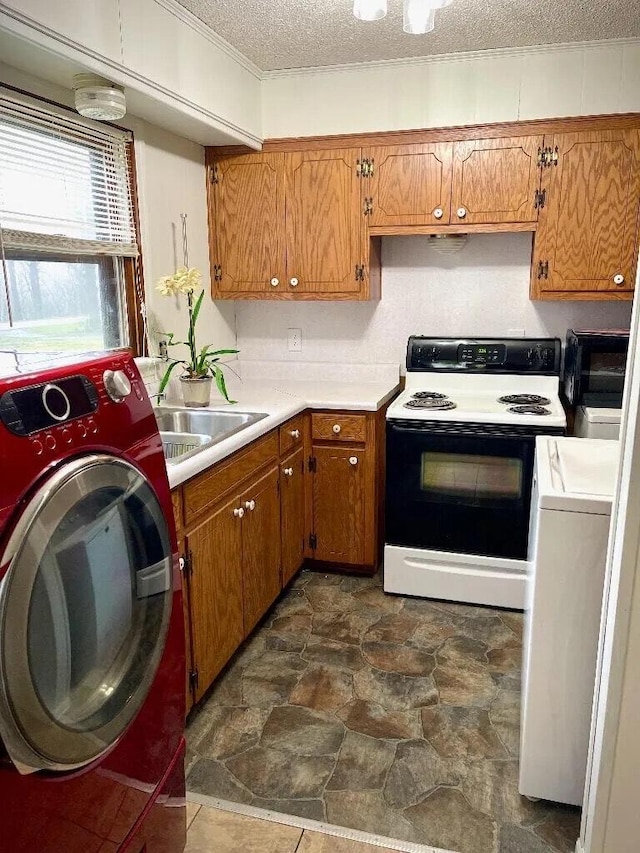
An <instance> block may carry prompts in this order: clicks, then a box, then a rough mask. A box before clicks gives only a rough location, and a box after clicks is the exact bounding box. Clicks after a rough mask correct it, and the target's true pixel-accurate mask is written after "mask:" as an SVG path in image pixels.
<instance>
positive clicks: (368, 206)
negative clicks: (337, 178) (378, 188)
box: [362, 196, 373, 216]
mask: <svg viewBox="0 0 640 853" xmlns="http://www.w3.org/2000/svg"><path fill="white" fill-rule="evenodd" d="M362 213H363V215H364V216H371V214H372V213H373V197H372V196H369V197H368V198H365V200H364V203H363V206H362Z"/></svg>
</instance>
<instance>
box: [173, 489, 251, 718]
mask: <svg viewBox="0 0 640 853" xmlns="http://www.w3.org/2000/svg"><path fill="white" fill-rule="evenodd" d="M239 506H240V497H239V496H236V497H233V498H232V499H231V500H229V501H224V502H223V503H222V505H221V506H219V507H218V508H217V509H215V510H214V511H213V512H212V513H211V515H210V516H208V517H207V519H206V520H205V521H203V522H202V524H200V525H198V526H197V527H195V528H194V529H193V530H192V531H191V533H189V534H188V535H187V537H186V547H187V553H188V555H189V563H188V564H189V587H190V616H191V620H190V621H191V637H192V644H193V663H192V666H193V669H192V672H194V673H197V678H196V677H195V676H194V677H193V686H194V698H195V701H196V702H197V701H198V700H199V699H200V698H201V696H202V695H203V693H204V692H205V691H206V690H207V688H208V687H209V685H210V684H211V682H212V681H213V679H214V678H215V677H216V675H217V674H218V673H219V672H220V670H221V669H222V667H223V666H224V665H225V664H226V662H227V661H228V660H229V658H230V657H231V655H232V654H233V653H234V651H235V650H236V649H237V648H238V646H239V645H240V643H241V642H242V640H243V639H244V618H243V599H242V573H243V560H242V557H243V554H242V524H241V522H242V519H241V518H239V517H238V515H237V512H234V511H237V509H238V507H239Z"/></svg>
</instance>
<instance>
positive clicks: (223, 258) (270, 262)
mask: <svg viewBox="0 0 640 853" xmlns="http://www.w3.org/2000/svg"><path fill="white" fill-rule="evenodd" d="M282 170H283V155H282V154H247V155H243V156H241V157H222V158H220V159H219V160H216V162H215V164H214V166H212V167H211V170H210V174H211V181H212V184H211V186H212V192H211V193H210V207H209V211H210V214H209V232H210V235H211V271H212V279H213V284H214V293H215V295H216V296H217V297H218V298H224V297H235V296H236V294H238V293H255V294H259V293H265V292H268V291H269V290H270V289H271V288H272V282H276V281H277V282H278V283H279V284H280V283H281V284H282V285H284V278H285V275H286V261H285V247H284V232H283V228H282V227H280V226H279V223H281V222H283V221H284V183H283V180H282Z"/></svg>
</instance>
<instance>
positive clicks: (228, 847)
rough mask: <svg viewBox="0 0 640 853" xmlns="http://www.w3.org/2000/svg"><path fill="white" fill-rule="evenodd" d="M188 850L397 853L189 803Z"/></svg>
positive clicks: (194, 852) (220, 852)
mask: <svg viewBox="0 0 640 853" xmlns="http://www.w3.org/2000/svg"><path fill="white" fill-rule="evenodd" d="M187 825H188V827H189V829H188V832H187V846H186V848H185V853H239V851H242V853H396V851H394V850H392V849H391V848H390V847H378V846H377V845H375V846H374V845H372V844H363V843H361V842H359V841H351V840H350V839H345V838H337V837H335V836H333V835H324V834H322V833H319V832H310V831H309V830H308V829H305V830H302V829H299V828H298V827H295V826H286V825H284V824H281V823H273V822H272V821H267V820H260V819H259V818H255V817H248V816H246V815H241V814H235V813H234V812H227V811H222V810H220V809H213V808H209V807H208V806H200V805H198V804H197V803H187Z"/></svg>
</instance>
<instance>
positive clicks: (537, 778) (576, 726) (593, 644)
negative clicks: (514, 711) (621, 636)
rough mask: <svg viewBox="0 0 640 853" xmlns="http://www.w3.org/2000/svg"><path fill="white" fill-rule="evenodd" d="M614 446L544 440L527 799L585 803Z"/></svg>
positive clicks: (539, 467)
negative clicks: (584, 794)
mask: <svg viewBox="0 0 640 853" xmlns="http://www.w3.org/2000/svg"><path fill="white" fill-rule="evenodd" d="M618 460H619V443H618V442H617V441H608V440H599V439H582V438H564V437H559V438H553V437H547V436H544V437H538V438H537V439H536V466H535V469H536V470H535V477H534V485H533V495H532V501H531V532H530V537H529V543H530V545H529V561H530V577H529V583H528V589H527V605H526V616H525V641H524V665H523V686H522V691H523V695H522V712H521V713H522V719H521V723H522V726H521V734H520V782H519V789H520V793H521V794H525V795H527V796H530V797H539V798H541V799H546V800H554V801H556V802H561V803H573V804H576V805H578V804H581V803H582V798H583V792H584V784H585V773H586V765H587V751H588V747H589V732H590V724H591V710H592V702H593V691H594V684H595V671H596V657H597V649H598V637H599V633H600V614H601V608H602V595H603V586H604V571H605V561H606V553H607V543H608V537H609V522H610V515H611V502H612V495H613V491H614V487H615V482H616V477H617V470H618Z"/></svg>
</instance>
